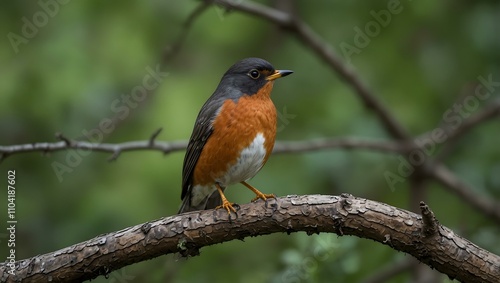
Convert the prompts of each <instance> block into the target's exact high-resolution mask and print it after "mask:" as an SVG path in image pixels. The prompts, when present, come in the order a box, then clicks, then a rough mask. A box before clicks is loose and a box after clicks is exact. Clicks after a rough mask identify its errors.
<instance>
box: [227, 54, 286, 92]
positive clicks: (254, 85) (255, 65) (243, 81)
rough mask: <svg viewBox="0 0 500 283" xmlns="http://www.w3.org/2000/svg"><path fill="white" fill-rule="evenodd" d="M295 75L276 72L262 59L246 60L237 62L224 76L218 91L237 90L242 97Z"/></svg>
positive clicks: (280, 71)
mask: <svg viewBox="0 0 500 283" xmlns="http://www.w3.org/2000/svg"><path fill="white" fill-rule="evenodd" d="M291 73H293V71H289V70H275V69H274V67H273V65H271V63H269V62H267V61H266V60H264V59H261V58H254V57H252V58H246V59H243V60H241V61H238V62H236V63H235V64H234V65H233V66H231V67H230V68H229V70H227V72H226V73H225V74H224V76H222V79H221V81H220V84H219V87H218V90H219V91H221V92H226V91H227V90H228V88H229V89H233V90H234V89H237V90H239V91H240V92H241V94H240V95H243V94H247V95H252V94H255V93H257V91H258V90H259V89H261V88H262V87H263V86H264V85H265V84H267V83H268V82H270V81H274V80H275V79H278V78H281V77H284V76H287V75H289V74H291Z"/></svg>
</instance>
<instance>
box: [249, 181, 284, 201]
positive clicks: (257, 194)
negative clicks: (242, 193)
mask: <svg viewBox="0 0 500 283" xmlns="http://www.w3.org/2000/svg"><path fill="white" fill-rule="evenodd" d="M241 183H242V184H243V185H244V186H245V187H247V188H249V189H250V190H251V191H252V192H254V193H255V197H254V198H253V199H252V202H253V201H256V200H258V199H262V200H264V201H266V202H267V199H270V198H276V195H274V194H263V193H261V192H260V191H259V190H257V189H256V188H254V187H252V186H251V185H250V184H248V183H247V182H241Z"/></svg>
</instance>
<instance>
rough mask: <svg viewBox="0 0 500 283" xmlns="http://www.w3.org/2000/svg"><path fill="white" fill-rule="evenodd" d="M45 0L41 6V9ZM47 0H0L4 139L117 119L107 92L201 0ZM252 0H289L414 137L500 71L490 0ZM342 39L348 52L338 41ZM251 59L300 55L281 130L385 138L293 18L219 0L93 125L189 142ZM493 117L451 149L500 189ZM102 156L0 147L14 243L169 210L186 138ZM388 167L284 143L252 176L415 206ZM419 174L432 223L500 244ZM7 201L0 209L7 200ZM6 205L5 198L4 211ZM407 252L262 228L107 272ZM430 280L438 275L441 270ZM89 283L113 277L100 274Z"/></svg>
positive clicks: (343, 268)
mask: <svg viewBox="0 0 500 283" xmlns="http://www.w3.org/2000/svg"><path fill="white" fill-rule="evenodd" d="M41 3H49V4H50V5H49V6H47V7H48V9H49V10H48V11H52V12H53V13H52V15H49V14H48V12H44V8H43V6H44V5H43V4H41ZM54 3H58V2H55V1H40V2H37V1H9V2H8V3H5V2H4V3H2V4H1V5H2V6H3V7H2V8H1V9H0V35H2V40H1V41H0V44H1V45H0V61H1V65H0V144H1V145H14V144H26V143H35V142H55V141H56V139H55V136H54V135H55V133H56V132H61V133H63V134H64V135H65V136H67V137H70V138H75V139H76V138H80V137H81V136H82V135H83V134H84V133H85V131H91V130H92V129H96V128H98V127H99V124H100V123H101V122H102V121H104V120H105V119H107V118H113V117H115V116H116V115H117V112H116V111H113V107H112V105H113V103H119V102H114V101H115V100H116V99H121V96H122V95H130V94H131V93H132V92H133V90H134V88H135V87H137V86H140V85H142V84H143V79H144V77H145V76H147V75H148V74H149V73H148V68H150V69H153V70H154V69H156V67H157V66H158V65H159V64H162V63H161V56H162V54H163V53H164V52H165V50H166V49H167V50H168V48H171V47H172V45H173V44H174V43H175V42H176V40H177V39H178V37H179V35H180V34H181V33H183V28H182V27H183V24H184V22H185V20H186V18H187V17H188V15H189V14H190V13H191V12H192V11H193V10H194V9H195V8H196V7H197V6H198V5H199V2H197V1H158V0H150V1H67V3H64V4H56V5H54ZM262 3H263V4H265V5H278V7H288V8H291V9H292V11H293V12H294V13H296V14H297V15H298V16H300V17H301V18H302V19H303V20H304V21H305V22H307V23H308V24H309V25H311V27H312V28H313V29H314V30H315V31H316V32H317V33H318V34H319V35H320V36H321V37H323V38H324V40H325V41H327V42H328V43H329V44H330V45H331V46H332V47H333V48H335V50H336V51H337V52H338V54H339V55H340V57H341V58H342V60H344V62H345V63H346V64H348V65H349V68H352V70H353V71H354V72H355V73H356V74H357V75H359V76H360V77H361V78H362V81H364V82H365V83H366V84H367V85H368V87H369V88H370V89H371V90H372V91H373V92H374V93H376V94H377V96H378V98H380V99H381V100H382V101H383V103H384V104H385V105H386V106H387V107H388V108H389V109H390V111H391V112H392V113H393V114H394V116H395V117H396V119H397V120H398V121H400V122H401V124H403V125H404V126H405V128H407V129H408V131H409V132H410V133H411V134H412V135H415V136H417V135H420V134H423V133H425V132H427V131H431V130H433V129H435V128H436V127H438V126H440V125H442V124H443V121H444V113H446V112H447V111H448V110H452V111H453V104H454V103H460V102H461V101H462V100H463V99H464V98H467V96H470V95H472V94H473V90H474V87H475V86H476V85H477V84H478V83H479V81H478V77H479V76H482V77H484V78H487V77H488V76H492V78H493V80H494V81H497V82H498V81H500V68H499V66H500V64H499V63H500V53H499V50H500V37H499V36H498V34H499V27H500V21H499V19H500V3H499V2H498V1H401V2H400V3H399V5H397V7H398V11H399V12H397V13H391V14H390V19H388V18H385V20H386V22H382V24H383V26H382V25H381V24H374V23H375V18H374V16H373V14H377V15H382V14H380V11H382V10H384V11H386V10H387V9H388V5H396V4H397V3H396V2H394V1H370V3H365V2H364V1H294V2H290V3H289V2H287V1H276V2H274V1H262ZM51 5H52V6H51ZM41 14H45V17H46V19H44V18H43V16H41ZM37 15H38V16H37ZM384 15H387V14H384ZM34 17H35V18H34ZM23 19H26V20H27V21H29V22H30V23H33V22H34V21H38V23H40V26H39V27H36V31H33V30H31V32H33V33H32V34H29V37H30V38H28V37H26V36H24V38H25V40H24V41H22V42H21V43H20V42H18V41H17V40H18V39H19V38H17V39H16V40H13V39H12V34H16V35H17V36H23V27H24V26H25V25H26V23H25V21H24V20H23ZM367 25H368V28H373V29H372V30H369V32H370V31H371V32H373V36H368V37H367V38H365V41H364V42H359V40H362V39H360V38H359V32H358V29H361V30H365V28H367ZM370 25H372V27H370ZM376 26H378V27H379V29H376ZM28 29H29V28H28ZM356 40H358V41H356ZM13 42H14V43H13ZM356 42H357V43H358V44H356ZM360 43H362V44H361V45H360ZM346 44H347V45H349V46H352V47H356V48H357V49H356V52H355V53H352V54H350V56H346V53H345V52H343V50H344V51H345V47H346V46H347V45H346ZM245 57H262V58H265V59H267V60H268V61H270V62H271V63H272V64H273V65H274V66H275V67H276V68H278V69H280V68H281V69H291V70H294V71H295V73H294V74H293V75H291V76H289V77H287V78H285V79H282V80H279V81H277V83H276V84H275V87H274V91H273V100H274V102H275V105H276V108H277V109H278V111H279V112H280V113H282V114H284V113H288V114H289V115H290V116H289V119H288V120H286V119H279V121H278V126H279V127H280V129H281V131H279V133H278V137H277V138H278V140H280V141H299V140H308V139H317V138H324V137H357V138H360V139H369V140H384V139H390V138H391V137H390V136H389V135H388V134H387V133H386V131H385V130H384V128H383V127H382V126H381V124H380V122H379V120H378V119H377V117H376V116H375V115H373V113H371V112H369V111H368V110H367V109H366V108H364V107H363V105H362V103H361V101H360V99H359V98H358V97H357V95H356V94H355V93H354V92H353V90H352V88H351V87H350V86H348V85H346V84H345V83H344V82H343V81H342V80H340V79H339V78H338V76H337V74H336V73H335V72H333V71H332V70H331V69H330V68H329V67H328V66H327V65H326V64H325V63H324V62H322V61H321V59H319V58H318V57H316V56H315V55H314V54H313V53H312V52H311V50H310V49H308V48H306V47H305V46H304V45H303V44H302V43H301V42H300V41H298V40H297V39H296V38H295V37H293V36H292V35H291V34H289V33H287V32H286V31H284V30H281V29H279V28H277V27H276V26H274V25H272V24H270V23H268V22H266V21H263V20H261V19H258V18H256V17H252V16H248V15H245V14H242V13H239V12H230V13H226V12H225V10H224V9H222V8H219V7H215V6H213V7H210V8H208V9H207V10H206V11H205V12H204V13H203V14H202V15H201V16H200V17H199V18H198V19H197V20H196V21H195V22H194V24H193V26H192V29H191V30H190V32H189V33H188V34H187V35H186V41H185V42H184V44H183V45H182V47H181V49H180V50H179V52H178V53H177V54H176V55H175V56H173V57H172V58H171V59H170V60H168V62H165V63H166V64H164V65H165V68H164V72H165V73H168V75H166V77H164V79H163V80H162V82H161V85H160V86H158V87H157V88H155V89H154V90H153V91H152V92H151V93H149V95H147V96H146V97H145V98H144V99H143V100H142V101H141V102H140V103H138V104H137V107H129V110H130V113H129V115H122V117H118V124H117V125H116V127H115V128H114V129H113V130H112V131H110V133H109V134H107V135H105V138H104V141H105V142H109V143H119V142H126V141H133V140H147V139H148V138H149V137H150V136H151V134H152V133H153V132H154V131H155V130H156V129H158V128H160V127H162V128H163V131H162V132H161V134H160V135H159V137H158V140H161V141H176V140H186V139H187V138H188V137H189V135H190V133H191V130H192V126H193V123H194V119H195V117H196V115H197V114H198V111H199V109H200V107H201V105H202V104H203V103H204V101H205V100H206V99H207V98H208V96H209V95H210V94H211V93H212V92H213V90H214V89H215V87H216V86H217V84H218V82H219V80H220V77H221V75H222V74H223V73H224V72H225V71H226V69H227V68H228V67H229V66H230V65H232V64H233V63H234V62H236V61H237V60H240V59H242V58H245ZM498 96H499V90H498V89H496V90H494V91H493V92H492V94H491V97H490V98H488V99H486V100H482V101H481V103H480V107H472V108H474V109H472V108H469V109H470V111H467V113H466V114H467V115H473V114H475V113H478V112H479V111H480V108H481V107H484V106H487V105H488V104H491V103H492V102H493V101H495V100H496V99H498ZM116 105H117V106H124V105H125V104H123V103H121V102H120V103H119V104H116ZM121 113H122V114H123V112H121ZM455 115H457V114H456V113H455ZM125 116H126V117H125ZM457 117H458V116H457ZM122 118H123V119H122ZM462 118H465V117H462ZM462 120H463V119H462ZM444 122H446V121H444ZM445 124H446V123H445ZM499 126H500V122H499V120H498V119H495V120H492V121H488V122H487V123H483V124H481V125H480V126H478V127H476V128H475V129H474V130H472V131H471V132H469V133H468V134H467V135H466V136H464V137H463V138H461V139H460V140H459V141H458V142H457V143H456V145H455V147H454V148H453V149H454V150H453V151H452V152H451V154H450V155H449V157H448V158H447V159H446V162H445V163H446V164H447V165H448V166H449V167H450V168H451V170H452V171H454V172H456V173H457V175H458V176H460V178H462V179H463V180H465V181H466V182H468V183H469V184H470V185H471V186H472V187H473V188H474V190H475V193H477V194H480V195H482V196H486V197H489V198H493V199H497V200H498V199H499V197H500V190H499V188H500V177H499V176H500V163H499V158H500V148H499V146H498V139H499V129H500V128H499ZM438 147H439V146H438ZM435 152H438V150H436V151H435ZM75 156H76V157H75ZM79 157H81V158H79ZM109 157H110V154H107V153H99V152H92V153H90V154H89V155H85V156H81V155H78V154H76V155H75V153H74V152H73V151H61V152H57V153H50V154H40V153H28V154H20V155H15V156H10V157H8V158H7V159H5V160H3V161H2V162H1V163H0V174H3V175H4V176H3V177H2V176H0V182H1V180H2V178H3V179H4V180H6V178H7V177H6V176H7V170H10V169H15V170H16V176H17V178H16V181H17V186H16V188H17V193H16V208H17V210H16V217H17V220H18V225H17V238H16V244H17V249H16V251H17V258H18V259H24V258H28V257H31V256H35V255H38V254H43V253H47V252H51V251H55V250H57V249H60V248H64V247H66V246H69V245H72V244H75V243H78V242H81V241H84V240H88V239H90V238H93V237H95V236H97V235H99V234H103V233H107V232H112V231H116V230H119V229H122V228H125V227H128V226H132V225H136V224H140V223H143V222H146V221H150V220H154V219H158V218H161V217H164V216H169V215H173V214H175V213H176V211H177V209H178V207H179V205H180V192H181V170H182V161H183V157H184V152H183V151H180V152H175V153H172V154H168V155H165V156H164V155H163V154H162V153H159V152H156V151H134V152H127V153H123V154H122V155H121V156H119V158H118V159H117V160H116V161H115V162H108V161H107V159H108V158H109ZM56 163H57V164H66V165H69V168H70V170H71V172H65V173H62V175H60V176H59V177H60V178H59V177H58V175H57V174H56V173H55V171H54V168H53V165H54V164H56ZM70 164H71V165H70ZM398 165H399V160H398V155H397V154H387V153H379V152H373V151H368V150H353V151H347V150H340V149H334V150H328V151H321V152H314V153H303V154H283V155H276V156H272V157H271V158H270V160H269V162H268V164H267V165H266V166H265V167H264V169H263V170H262V171H261V172H260V173H259V174H258V175H257V176H256V177H255V178H254V179H253V180H252V181H251V184H253V185H254V186H255V187H257V188H259V189H260V190H262V191H263V192H265V193H275V194H276V195H278V196H283V195H288V194H299V195H301V194H340V193H342V192H348V193H351V194H353V195H355V196H360V197H365V198H370V199H373V200H377V201H381V202H385V203H388V204H390V205H393V206H396V207H400V208H406V209H409V208H410V202H415V201H419V200H411V199H410V197H409V192H408V181H405V182H403V183H398V184H397V185H396V186H395V188H394V187H393V188H391V187H390V186H389V185H388V183H387V182H386V179H385V177H384V172H387V171H391V172H395V173H396V172H397V170H398ZM427 185H428V187H427V189H428V190H427V199H426V202H427V203H428V204H429V205H430V207H431V208H432V209H433V210H434V212H435V213H436V215H437V217H438V219H439V220H440V222H441V223H442V224H443V225H446V226H448V227H450V228H452V229H453V230H454V231H456V232H457V233H458V234H460V235H462V236H464V237H466V238H468V239H470V240H471V241H473V242H474V243H476V244H478V245H479V246H481V247H483V248H486V249H488V250H489V251H492V252H494V253H496V254H499V253H500V246H499V245H498V235H499V233H500V228H499V226H498V223H497V222H494V221H492V220H490V219H488V217H486V216H485V215H483V214H481V213H479V212H477V211H476V210H474V209H473V208H471V206H469V205H468V204H467V203H466V202H464V201H463V200H461V199H459V198H458V197H457V196H456V195H454V194H452V193H450V192H449V191H448V190H446V189H445V188H443V187H442V186H440V185H438V184H436V183H434V182H430V183H428V184H427ZM4 187H5V186H4ZM2 191H3V193H2V194H3V195H7V192H6V190H5V189H2ZM227 196H228V198H229V199H230V200H231V201H234V202H237V203H246V202H248V201H249V200H250V199H251V198H253V194H252V193H251V192H250V191H248V190H247V189H245V188H244V187H243V186H241V185H235V186H233V187H231V188H229V189H228V190H227ZM0 199H2V202H4V204H2V207H6V201H4V199H5V198H4V197H3V196H2V197H1V198H0ZM5 215H6V213H5V212H2V213H0V219H2V224H1V225H2V227H3V225H4V223H5V221H4V220H3V219H5V218H6V216H5ZM2 230H3V231H0V237H1V238H0V240H1V243H0V244H1V248H0V251H1V253H0V256H1V258H5V257H6V256H7V249H6V236H7V234H6V233H5V230H4V229H3V228H2ZM408 257H410V256H408V255H404V254H402V253H398V252H396V251H394V250H392V249H391V248H389V247H387V246H384V245H381V244H378V243H375V242H372V241H369V240H365V239H358V238H355V237H347V236H346V237H337V236H336V235H328V234H321V235H313V236H307V235H306V234H305V233H295V234H292V235H290V236H287V235H286V234H273V235H270V236H263V237H256V238H248V239H245V241H244V242H241V241H233V242H228V243H224V244H221V245H215V246H211V247H207V248H203V249H202V250H201V256H198V257H195V258H190V259H188V260H185V259H181V258H180V257H179V256H178V255H168V256H162V257H159V258H157V259H154V260H150V261H146V262H142V263H139V264H135V265H132V266H128V267H125V268H123V269H121V270H118V271H116V272H113V273H111V274H110V275H109V279H108V280H110V281H111V282H326V281H329V282H359V281H360V280H362V279H363V278H366V277H368V276H369V275H370V274H372V273H374V272H376V271H378V270H380V269H382V268H385V267H388V266H391V265H393V264H394V263H395V262H397V261H400V260H404V259H406V258H408ZM409 278H410V275H409V273H402V274H401V275H399V276H397V277H394V278H393V279H392V281H390V282H406V281H407V280H409ZM439 280H440V281H441V282H446V281H449V279H447V278H446V277H445V276H443V277H442V278H441V279H439ZM95 282H108V281H106V280H105V279H104V278H103V277H100V278H98V279H97V280H95Z"/></svg>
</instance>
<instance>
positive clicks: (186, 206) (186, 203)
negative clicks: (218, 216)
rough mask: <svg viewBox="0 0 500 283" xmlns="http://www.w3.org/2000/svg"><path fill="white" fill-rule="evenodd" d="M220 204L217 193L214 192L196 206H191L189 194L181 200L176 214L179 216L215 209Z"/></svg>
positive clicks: (220, 200)
mask: <svg viewBox="0 0 500 283" xmlns="http://www.w3.org/2000/svg"><path fill="white" fill-rule="evenodd" d="M221 204H222V199H221V197H220V195H219V192H218V191H214V192H213V193H212V194H211V195H209V196H207V197H206V198H205V199H203V201H201V202H200V203H198V204H193V203H192V202H191V194H190V193H187V194H186V196H185V197H184V199H183V200H182V205H181V208H180V209H179V212H177V214H181V213H184V212H191V211H197V210H205V209H212V208H216V207H217V206H219V205H221Z"/></svg>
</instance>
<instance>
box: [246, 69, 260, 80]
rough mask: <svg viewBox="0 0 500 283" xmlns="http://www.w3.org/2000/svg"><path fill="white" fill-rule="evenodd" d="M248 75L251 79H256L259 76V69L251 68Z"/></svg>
mask: <svg viewBox="0 0 500 283" xmlns="http://www.w3.org/2000/svg"><path fill="white" fill-rule="evenodd" d="M248 75H249V76H250V77H251V78H252V79H258V78H259V77H260V73H259V71H257V70H255V69H253V70H251V71H250V72H249V73H248Z"/></svg>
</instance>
